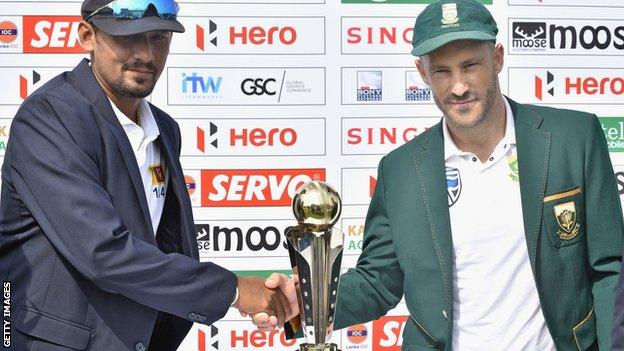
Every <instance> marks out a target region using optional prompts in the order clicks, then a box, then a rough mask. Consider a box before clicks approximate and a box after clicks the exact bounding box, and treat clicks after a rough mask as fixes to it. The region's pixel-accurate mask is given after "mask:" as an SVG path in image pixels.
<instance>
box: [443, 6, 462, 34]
mask: <svg viewBox="0 0 624 351" xmlns="http://www.w3.org/2000/svg"><path fill="white" fill-rule="evenodd" d="M458 21H459V18H457V4H456V3H450V4H442V24H443V26H442V28H445V27H449V26H457V25H458V24H457V22H458Z"/></svg>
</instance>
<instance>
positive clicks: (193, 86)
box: [182, 72, 223, 94]
mask: <svg viewBox="0 0 624 351" xmlns="http://www.w3.org/2000/svg"><path fill="white" fill-rule="evenodd" d="M222 80H223V77H218V78H217V79H216V80H215V79H214V78H213V77H206V78H204V77H201V76H198V75H197V73H195V72H193V73H191V75H190V76H189V75H187V74H186V73H182V93H184V94H188V93H189V86H190V90H191V91H190V93H198V92H201V93H204V94H207V93H210V92H212V93H218V92H219V89H221V81H222Z"/></svg>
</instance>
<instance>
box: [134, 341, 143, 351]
mask: <svg viewBox="0 0 624 351" xmlns="http://www.w3.org/2000/svg"><path fill="white" fill-rule="evenodd" d="M134 349H135V350H136V351H145V346H143V343H141V342H139V343H137V344H136V345H134Z"/></svg>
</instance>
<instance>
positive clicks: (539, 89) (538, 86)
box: [535, 71, 555, 101]
mask: <svg viewBox="0 0 624 351" xmlns="http://www.w3.org/2000/svg"><path fill="white" fill-rule="evenodd" d="M554 80H555V76H554V75H553V74H552V73H550V71H546V86H547V88H546V89H548V90H547V92H548V94H550V96H555V88H554V87H551V84H552V82H553V81H554ZM543 92H544V81H543V80H542V78H541V77H539V76H535V97H536V98H537V99H538V100H540V101H542V98H543Z"/></svg>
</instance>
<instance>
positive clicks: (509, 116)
mask: <svg viewBox="0 0 624 351" xmlns="http://www.w3.org/2000/svg"><path fill="white" fill-rule="evenodd" d="M501 98H502V99H503V101H504V102H505V111H506V114H505V115H506V124H505V135H504V136H503V139H501V141H500V142H499V144H500V143H504V144H510V145H515V144H516V129H515V127H514V116H513V112H512V111H511V105H509V101H507V99H506V98H505V97H504V96H502V95H501ZM443 121H444V123H442V124H443V128H442V133H443V135H444V160H445V161H446V160H448V159H449V158H451V157H452V156H463V155H469V154H470V153H468V152H465V151H462V150H460V149H459V148H458V147H457V145H455V142H454V141H453V138H452V137H451V133H450V132H449V130H448V125H447V123H446V116H445V117H444V118H443Z"/></svg>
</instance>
